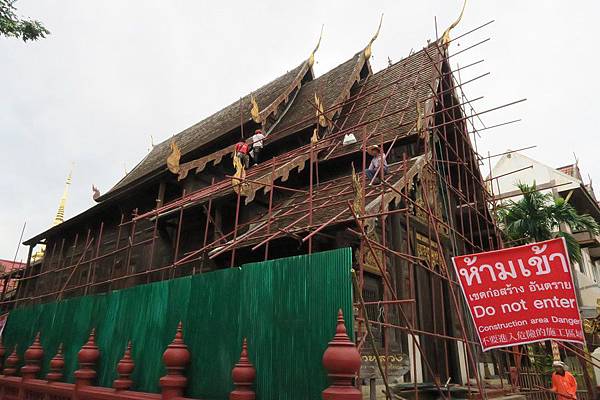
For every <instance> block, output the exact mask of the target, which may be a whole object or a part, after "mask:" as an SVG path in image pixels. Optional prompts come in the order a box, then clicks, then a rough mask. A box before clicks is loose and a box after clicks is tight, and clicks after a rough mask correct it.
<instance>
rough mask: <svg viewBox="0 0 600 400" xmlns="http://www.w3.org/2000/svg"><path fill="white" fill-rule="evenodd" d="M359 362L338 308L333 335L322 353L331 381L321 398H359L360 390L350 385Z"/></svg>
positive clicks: (345, 399) (356, 351) (351, 399)
mask: <svg viewBox="0 0 600 400" xmlns="http://www.w3.org/2000/svg"><path fill="white" fill-rule="evenodd" d="M360 363H361V360H360V354H359V353H358V350H357V349H356V346H355V345H354V343H352V342H351V341H350V338H349V337H348V335H347V334H346V326H345V325H344V314H343V313H342V310H341V309H340V311H339V312H338V320H337V328H336V331H335V336H334V337H333V340H332V341H331V342H329V345H328V346H327V350H325V353H323V366H324V367H325V369H326V370H327V376H329V378H330V379H331V381H332V383H331V385H330V386H329V387H328V388H327V389H325V390H323V393H322V396H323V400H361V399H362V395H361V392H360V390H358V389H357V388H356V387H354V386H353V385H352V379H353V378H354V377H355V376H356V374H357V373H358V370H359V369H360Z"/></svg>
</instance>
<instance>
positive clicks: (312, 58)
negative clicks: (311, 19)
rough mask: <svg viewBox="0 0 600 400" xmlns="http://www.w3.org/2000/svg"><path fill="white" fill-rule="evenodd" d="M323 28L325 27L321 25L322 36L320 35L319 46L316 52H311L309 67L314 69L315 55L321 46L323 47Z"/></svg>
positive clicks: (315, 49) (316, 47)
mask: <svg viewBox="0 0 600 400" xmlns="http://www.w3.org/2000/svg"><path fill="white" fill-rule="evenodd" d="M323 27H324V25H321V34H320V35H319V41H318V42H317V45H316V46H315V48H314V50H313V51H311V52H310V55H309V56H308V66H309V67H312V66H313V65H314V63H315V53H316V52H317V50H319V46H320V45H321V38H323Z"/></svg>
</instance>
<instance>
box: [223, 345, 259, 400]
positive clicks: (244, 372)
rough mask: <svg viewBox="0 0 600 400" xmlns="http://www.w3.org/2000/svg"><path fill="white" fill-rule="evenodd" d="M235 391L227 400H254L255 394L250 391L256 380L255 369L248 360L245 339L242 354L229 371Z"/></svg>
mask: <svg viewBox="0 0 600 400" xmlns="http://www.w3.org/2000/svg"><path fill="white" fill-rule="evenodd" d="M231 376H232V378H233V384H234V385H235V389H233V390H232V391H231V393H230V394H229V400H254V399H255V398H256V393H254V390H252V384H253V383H254V379H255V378H256V369H255V368H254V366H253V365H252V363H251V362H250V360H249V359H248V343H247V341H246V338H244V342H243V343H242V354H241V355H240V361H238V363H237V364H235V367H233V369H232V370H231Z"/></svg>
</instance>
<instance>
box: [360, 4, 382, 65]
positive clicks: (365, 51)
mask: <svg viewBox="0 0 600 400" xmlns="http://www.w3.org/2000/svg"><path fill="white" fill-rule="evenodd" d="M382 22H383V14H381V18H380V19H379V26H378V27H377V32H375V35H373V37H372V38H371V40H370V41H369V44H368V45H367V47H365V50H364V52H363V54H364V56H365V59H369V58H370V57H371V45H372V44H373V42H374V41H375V39H377V36H379V31H380V30H381V24H382Z"/></svg>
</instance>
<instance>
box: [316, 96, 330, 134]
mask: <svg viewBox="0 0 600 400" xmlns="http://www.w3.org/2000/svg"><path fill="white" fill-rule="evenodd" d="M315 106H316V107H317V109H316V110H315V115H316V116H317V119H318V120H319V125H321V126H322V127H323V128H326V127H327V125H328V124H327V118H326V117H325V112H324V109H323V102H322V101H321V99H320V98H319V96H317V93H316V92H315Z"/></svg>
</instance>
